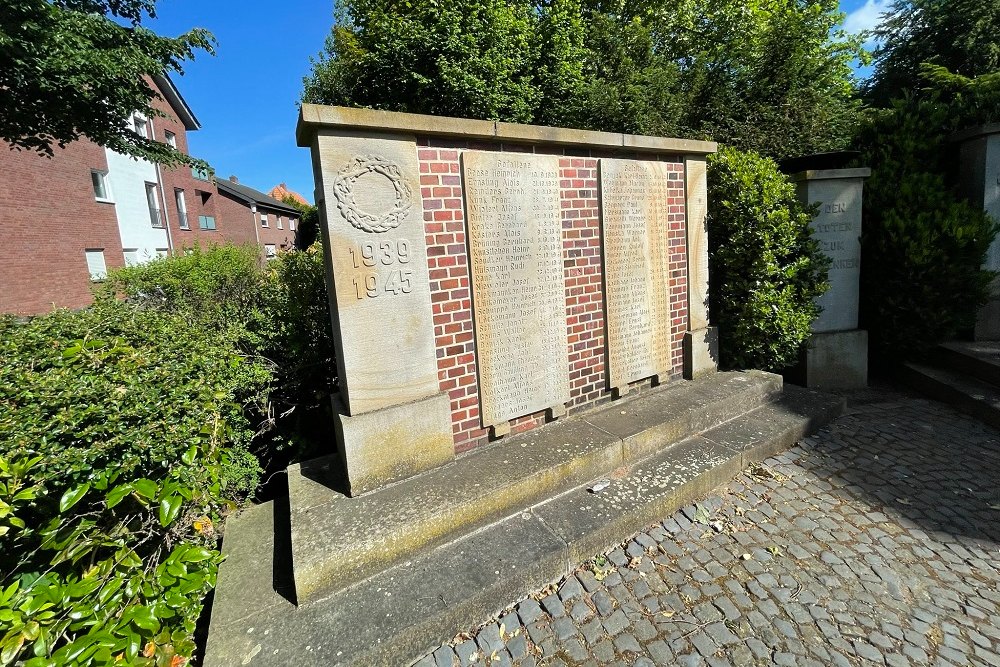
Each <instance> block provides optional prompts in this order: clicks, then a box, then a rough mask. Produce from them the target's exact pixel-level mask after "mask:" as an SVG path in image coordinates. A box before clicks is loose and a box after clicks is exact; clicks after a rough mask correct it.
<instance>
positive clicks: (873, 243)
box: [858, 95, 997, 365]
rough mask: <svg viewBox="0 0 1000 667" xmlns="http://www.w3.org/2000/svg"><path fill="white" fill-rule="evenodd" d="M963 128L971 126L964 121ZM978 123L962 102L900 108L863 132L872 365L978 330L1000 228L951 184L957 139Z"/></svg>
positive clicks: (864, 268)
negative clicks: (988, 263)
mask: <svg viewBox="0 0 1000 667" xmlns="http://www.w3.org/2000/svg"><path fill="white" fill-rule="evenodd" d="M963 118H965V119H967V120H966V121H963ZM972 120H978V116H977V115H976V113H973V112H970V111H969V110H968V109H966V108H964V106H963V104H960V103H958V102H955V103H945V102H943V101H941V100H940V99H938V98H937V96H936V95H932V96H931V99H917V98H912V97H911V98H907V99H902V100H897V101H895V102H894V103H893V106H892V107H891V108H890V109H885V110H879V111H872V112H871V113H870V114H869V115H868V116H867V118H866V122H865V123H864V124H863V125H862V127H861V128H860V132H859V136H858V147H859V148H860V149H861V152H862V157H861V160H862V164H865V165H869V166H871V169H872V175H871V178H869V179H868V180H867V181H866V183H865V190H864V222H863V228H862V231H863V234H862V238H861V252H862V257H861V326H862V328H864V329H867V330H868V332H869V337H870V338H869V340H870V346H871V348H872V355H871V360H872V363H873V364H876V365H877V364H884V363H887V362H889V363H892V362H898V361H900V360H903V359H907V358H913V357H920V356H921V355H923V354H924V353H925V352H927V351H928V350H929V349H931V348H933V347H934V346H935V345H937V344H938V343H940V342H941V341H944V340H947V339H949V338H954V337H956V336H959V335H962V334H963V333H966V332H968V331H970V330H971V329H972V328H973V327H974V326H975V321H976V313H977V311H978V309H979V307H980V306H981V305H983V304H984V303H985V302H986V300H987V298H988V294H989V291H988V286H989V283H990V281H991V280H992V278H993V274H992V273H991V272H988V271H984V270H983V269H982V266H983V262H984V261H985V258H986V251H987V250H988V248H989V246H990V243H991V242H992V240H993V238H994V237H995V236H996V234H997V224H996V222H995V221H993V220H992V219H991V218H990V217H989V216H988V215H986V214H985V213H984V212H983V210H982V209H980V208H976V207H973V206H971V205H969V204H968V203H966V202H964V201H962V200H961V199H960V198H959V197H958V195H957V194H956V193H955V191H954V189H953V187H952V185H951V183H950V182H949V181H948V180H947V178H948V177H949V176H951V175H953V173H954V171H955V166H954V163H953V161H952V159H950V158H953V155H952V152H950V151H949V150H948V149H949V143H948V139H947V137H948V135H950V134H951V133H952V132H954V131H955V130H956V129H958V128H960V127H963V126H964V125H965V123H966V122H971V121H972Z"/></svg>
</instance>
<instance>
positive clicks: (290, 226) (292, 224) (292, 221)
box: [288, 218, 295, 232]
mask: <svg viewBox="0 0 1000 667" xmlns="http://www.w3.org/2000/svg"><path fill="white" fill-rule="evenodd" d="M288 231H290V232H294V231H295V218H289V219H288Z"/></svg>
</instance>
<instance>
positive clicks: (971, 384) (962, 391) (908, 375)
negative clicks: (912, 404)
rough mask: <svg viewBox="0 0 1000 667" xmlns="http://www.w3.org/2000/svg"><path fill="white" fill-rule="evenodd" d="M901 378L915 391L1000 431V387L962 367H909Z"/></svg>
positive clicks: (917, 365) (903, 370)
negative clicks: (951, 406) (949, 405)
mask: <svg viewBox="0 0 1000 667" xmlns="http://www.w3.org/2000/svg"><path fill="white" fill-rule="evenodd" d="M983 372H987V371H983ZM901 374H902V377H903V379H904V381H906V382H907V383H908V384H909V385H910V386H912V387H913V388H914V389H916V390H918V391H920V392H922V393H924V394H927V395H928V396H930V397H932V398H935V399H937V400H939V401H942V402H944V403H949V404H951V405H953V406H954V407H955V408H957V409H958V410H961V411H962V412H964V413H966V414H968V415H972V416H973V417H975V418H977V419H979V420H980V421H983V422H985V423H987V424H989V425H991V426H994V427H996V428H1000V386H997V385H996V384H993V383H991V382H986V381H984V380H981V379H979V378H978V377H974V376H973V375H971V374H967V373H966V372H965V371H963V370H962V369H961V368H960V367H956V368H955V369H953V368H951V367H949V368H941V367H939V366H933V365H928V364H918V363H907V364H904V365H903V368H902V371H901Z"/></svg>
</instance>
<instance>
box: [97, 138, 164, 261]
mask: <svg viewBox="0 0 1000 667" xmlns="http://www.w3.org/2000/svg"><path fill="white" fill-rule="evenodd" d="M105 152H106V154H107V158H108V183H109V184H110V186H111V196H112V198H113V199H114V202H115V212H116V214H117V215H118V231H119V233H120V235H121V238H122V247H123V248H129V249H132V248H134V249H135V250H136V256H137V259H138V261H139V262H141V263H144V262H148V261H150V260H152V259H155V258H156V256H157V252H156V251H157V250H158V249H164V248H168V247H169V246H168V243H167V230H166V229H165V228H160V229H158V228H156V227H153V226H152V224H151V223H150V219H149V205H148V203H147V202H146V183H147V182H149V183H158V179H157V177H156V166H155V165H154V164H153V163H151V162H147V161H145V160H136V159H134V158H131V157H127V156H125V155H121V154H120V153H115V152H114V151H112V150H106V151H105ZM161 195H162V193H161V192H160V187H159V185H157V197H158V198H159V199H160V211H161V215H164V214H163V213H162V212H163V210H164V208H165V207H164V203H163V201H162V196H161ZM164 224H166V220H164Z"/></svg>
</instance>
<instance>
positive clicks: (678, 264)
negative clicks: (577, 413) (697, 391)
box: [418, 140, 687, 453]
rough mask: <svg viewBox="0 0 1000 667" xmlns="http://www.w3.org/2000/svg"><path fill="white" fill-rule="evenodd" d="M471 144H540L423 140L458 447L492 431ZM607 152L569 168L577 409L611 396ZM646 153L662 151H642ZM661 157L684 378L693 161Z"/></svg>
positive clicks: (535, 418)
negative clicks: (601, 187)
mask: <svg viewBox="0 0 1000 667" xmlns="http://www.w3.org/2000/svg"><path fill="white" fill-rule="evenodd" d="M466 148H474V149H476V150H500V149H501V148H502V150H505V151H522V152H524V151H526V152H531V151H532V148H531V147H524V146H511V145H503V146H502V147H501V146H499V145H478V144H477V145H470V144H466V143H455V142H446V141H445V142H442V141H437V140H418V158H419V162H420V185H421V198H422V200H423V209H424V230H425V234H426V241H427V261H428V268H429V271H430V283H431V284H430V288H431V301H432V304H433V310H434V335H435V342H436V348H437V360H438V379H439V382H440V387H441V391H446V392H448V395H449V397H450V399H451V408H452V429H453V432H454V437H455V451H456V453H462V452H465V451H468V450H470V449H472V448H474V447H477V446H480V445H482V444H485V443H486V442H487V440H488V435H489V434H488V432H487V431H486V429H483V428H482V426H481V422H480V414H479V389H478V386H477V383H476V381H477V373H476V343H475V335H474V332H473V324H472V309H471V306H472V304H471V297H470V293H471V285H470V274H469V262H468V254H467V250H466V238H465V220H464V214H463V209H462V180H461V170H460V164H459V154H460V153H461V151H462V150H463V149H466ZM598 157H600V156H596V155H595V156H593V157H590V156H588V157H575V156H570V155H564V156H563V157H562V159H561V160H560V165H559V166H560V197H561V205H562V221H563V266H564V278H565V282H566V327H567V334H568V341H567V342H568V350H567V352H568V368H567V372H568V373H569V377H570V404H569V406H568V407H569V409H570V410H571V411H573V410H579V409H583V408H586V407H590V406H593V405H595V404H597V403H600V402H602V401H606V400H609V399H610V398H611V394H610V392H609V391H608V390H607V378H606V376H605V349H604V335H605V332H604V292H603V275H602V268H601V238H600V212H599V199H598V197H599V195H598V182H597V158H598ZM616 157H622V156H621V155H618V156H616ZM626 157H640V156H626ZM642 159H646V160H648V159H656V157H655V156H654V157H652V158H651V157H649V156H642ZM660 159H661V160H663V161H666V162H669V163H670V164H671V167H672V169H671V183H670V186H671V187H670V188H669V196H670V215H669V219H668V220H669V227H670V232H669V245H670V248H671V254H670V266H669V270H670V281H671V286H670V307H671V336H672V337H671V340H672V360H673V372H672V377H679V376H680V374H681V372H682V369H683V337H684V332H685V331H686V329H687V304H686V295H687V264H686V261H685V255H686V231H685V225H684V180H683V179H684V165H683V162H681V161H680V160H679V159H678V158H676V157H673V156H662V157H661V158H660ZM649 384H650V382H649V380H646V381H642V382H638V383H635V385H634V386H637V387H639V388H642V387H648V386H649ZM544 421H545V414H544V413H536V414H533V415H525V416H523V417H520V418H518V419H517V420H515V421H514V422H512V430H513V431H514V432H522V431H526V430H529V429H531V428H534V427H536V426H538V425H540V424H542V423H543V422H544Z"/></svg>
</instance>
